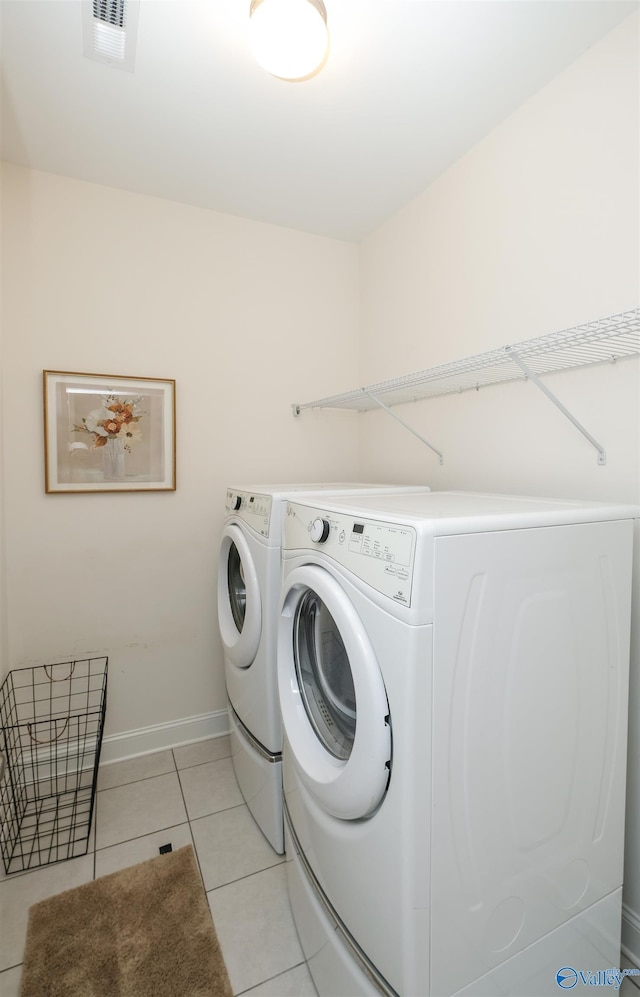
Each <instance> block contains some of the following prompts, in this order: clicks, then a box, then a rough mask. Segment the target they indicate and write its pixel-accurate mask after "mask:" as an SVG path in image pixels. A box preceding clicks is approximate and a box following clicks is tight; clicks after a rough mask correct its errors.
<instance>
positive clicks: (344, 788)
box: [278, 492, 638, 997]
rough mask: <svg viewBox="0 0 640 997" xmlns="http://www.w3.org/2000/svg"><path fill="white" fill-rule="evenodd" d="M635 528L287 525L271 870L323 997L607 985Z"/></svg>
mask: <svg viewBox="0 0 640 997" xmlns="http://www.w3.org/2000/svg"><path fill="white" fill-rule="evenodd" d="M637 516H638V509H637V508H635V507H626V506H625V507H623V506H608V505H604V504H595V503H582V502H570V501H554V500H546V499H536V498H519V497H510V496H493V495H476V494H470V493H455V492H439V493H438V492H434V493H431V494H426V495H418V496H416V495H403V496H381V497H380V498H374V497H366V498H365V497H357V498H344V499H332V500H330V501H327V500H322V501H320V502H318V501H317V500H316V502H309V501H307V500H300V501H292V502H290V503H289V505H288V508H287V516H286V521H285V532H284V539H283V549H282V559H283V583H282V595H281V616H280V623H279V638H278V641H279V644H278V655H279V661H278V685H279V695H280V704H281V710H282V720H283V727H284V748H283V775H284V797H285V820H286V827H287V836H288V846H287V855H288V862H287V868H288V879H289V889H290V899H291V904H292V909H293V912H294V917H295V921H296V925H297V927H298V932H299V935H300V938H301V942H302V946H303V949H304V951H305V956H306V958H307V961H308V964H309V968H310V970H311V973H312V975H313V978H314V981H315V984H316V987H317V989H318V993H319V994H320V995H321V997H329V995H333V997H347V995H349V997H351V995H354V994H357V995H368V994H378V993H383V994H389V995H402V997H445V995H454V994H455V995H459V997H462V995H465V997H471V995H476V997H481V995H482V997H498V995H505V997H543V995H556V994H557V993H558V992H559V990H558V987H559V984H558V982H557V980H556V976H557V974H560V975H559V976H558V980H565V979H566V977H563V976H562V973H563V972H564V971H566V968H567V967H575V969H576V970H578V971H579V970H593V971H595V970H597V969H608V968H610V967H612V966H616V965H617V964H618V960H619V953H620V916H621V894H622V889H621V887H622V861H623V829H624V790H625V755H626V722H627V720H626V718H627V695H628V692H627V690H628V666H629V631H630V598H631V597H630V583H631V550H632V532H633V520H634V518H635V517H637ZM314 537H315V538H316V539H315V540H314Z"/></svg>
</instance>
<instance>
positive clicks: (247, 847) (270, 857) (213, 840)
mask: <svg viewBox="0 0 640 997" xmlns="http://www.w3.org/2000/svg"><path fill="white" fill-rule="evenodd" d="M95 814H96V819H95V821H94V831H93V833H92V838H91V842H90V850H89V852H88V854H87V855H85V856H81V857H80V858H76V859H71V860H69V861H67V862H60V863H57V864H55V865H50V866H43V867H42V868H40V869H34V870H33V871H31V872H24V873H17V874H14V875H12V876H8V877H7V876H5V875H4V872H1V871H0V929H1V930H0V995H1V997H18V995H19V992H20V976H21V971H22V966H21V963H22V954H23V950H24V943H25V936H26V928H27V914H28V910H29V907H30V906H31V905H32V904H34V903H37V902H38V901H39V900H44V899H45V897H48V896H51V895H52V894H54V893H59V892H61V891H62V890H68V889H71V888H72V887H74V886H80V885H81V884H82V883H86V882H89V881H90V880H92V879H95V878H96V877H98V876H105V875H107V874H108V873H110V872H116V871H117V870H118V869H123V868H125V867H126V866H129V865H135V863H137V862H143V861H144V860H145V859H148V858H153V857H154V856H155V855H157V854H158V849H159V847H160V846H161V845H164V844H166V843H167V842H171V844H172V846H173V848H174V849H176V848H180V847H182V846H183V845H188V844H192V845H193V846H194V848H195V852H196V855H197V857H198V863H199V865H200V872H201V874H202V879H203V882H204V885H205V889H206V891H207V897H208V899H209V905H210V907H211V912H212V914H213V920H214V922H215V926H216V931H217V933H218V938H219V940H220V944H221V946H222V951H223V955H224V958H225V962H226V964H227V969H228V971H229V977H230V979H231V985H232V987H233V992H234V994H235V995H239V994H246V995H248V997H315V995H316V991H315V988H314V986H313V982H312V980H311V977H310V976H309V973H308V970H307V968H306V966H305V963H304V958H303V955H302V950H301V948H300V943H299V942H298V937H297V935H296V930H295V926H294V923H293V919H292V917H291V911H290V908H289V901H288V897H287V889H286V883H285V868H284V859H283V857H282V856H279V855H276V853H275V852H274V851H273V849H272V848H271V846H270V845H269V844H268V843H267V841H266V839H265V838H264V837H263V835H262V834H261V832H260V831H259V830H258V828H257V827H256V825H255V823H254V821H253V818H252V817H251V815H250V813H249V811H248V809H247V807H246V805H245V804H244V802H243V799H242V796H241V795H240V791H239V789H238V787H237V784H236V781H235V777H234V775H233V769H232V766H231V758H230V749H229V739H228V738H227V737H222V738H213V739H211V740H207V741H201V742H199V743H197V744H190V745H185V746H184V747H180V748H174V749H172V750H168V751H160V752H158V753H157V754H154V755H145V756H143V757H141V758H134V759H132V760H130V761H126V762H118V763H115V764H112V765H106V766H103V767H102V768H101V770H100V776H99V780H98V793H97V798H96V810H95ZM0 870H1V864H0ZM620 964H621V966H623V967H625V966H629V965H630V963H629V961H628V960H626V959H625V958H624V956H623V957H622V958H621V963H620ZM635 982H638V983H639V984H640V977H634V978H633V982H632V979H631V978H627V979H625V981H624V983H623V984H622V988H621V990H620V991H619V993H620V994H621V995H622V997H640V990H639V989H638V988H637V987H636V986H634V983H635ZM131 997H135V995H131ZM176 997H186V995H176Z"/></svg>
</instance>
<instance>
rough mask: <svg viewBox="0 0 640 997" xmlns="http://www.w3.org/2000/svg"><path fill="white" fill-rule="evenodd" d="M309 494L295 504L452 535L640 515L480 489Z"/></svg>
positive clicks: (617, 507)
mask: <svg viewBox="0 0 640 997" xmlns="http://www.w3.org/2000/svg"><path fill="white" fill-rule="evenodd" d="M305 498H306V497H303V496H298V495H297V496H296V497H295V501H296V504H299V505H307V506H309V508H313V509H314V510H315V513H316V514H319V515H322V513H323V512H326V513H328V514H331V513H340V512H344V513H346V514H348V515H351V516H354V517H357V516H362V517H369V518H373V519H377V518H382V519H384V520H385V521H387V522H390V521H391V522H394V523H397V524H403V525H410V526H414V527H415V528H416V530H417V532H418V533H419V534H420V533H427V534H430V535H433V536H451V535H454V536H455V535H458V534H462V533H479V532H483V533H485V532H489V531H495V530H513V529H530V528H532V527H538V526H563V525H569V524H572V523H597V522H606V521H610V520H617V519H637V518H639V517H640V507H638V506H637V505H630V504H628V505H627V504H622V503H608V502H591V501H582V500H578V499H554V498H544V497H536V496H525V495H499V494H488V493H481V492H462V491H442V492H423V493H421V494H420V493H416V492H405V493H400V494H391V493H387V494H384V495H379V496H375V495H364V494H362V495H359V496H355V495H345V496H344V497H336V498H332V497H330V496H326V497H323V501H322V504H321V508H319V505H315V506H313V505H311V503H309V502H308V501H306V500H305Z"/></svg>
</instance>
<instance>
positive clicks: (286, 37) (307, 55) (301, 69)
mask: <svg viewBox="0 0 640 997" xmlns="http://www.w3.org/2000/svg"><path fill="white" fill-rule="evenodd" d="M249 40H250V44H251V49H252V51H253V54H254V56H255V59H256V61H257V63H258V64H259V65H260V66H262V68H263V69H266V71H267V72H268V73H271V75H272V76H277V77H279V78H280V79H282V80H289V81H292V82H293V81H299V80H308V79H309V78H310V77H312V76H315V74H316V73H318V72H319V71H320V70H321V69H322V67H323V66H324V64H325V62H326V61H327V56H328V54H329V31H328V29H327V11H326V9H325V6H324V4H323V2H322V0H251V5H250V7H249Z"/></svg>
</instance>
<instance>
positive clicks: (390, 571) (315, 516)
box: [283, 502, 416, 606]
mask: <svg viewBox="0 0 640 997" xmlns="http://www.w3.org/2000/svg"><path fill="white" fill-rule="evenodd" d="M283 549H284V550H315V549H318V550H320V551H322V554H323V555H326V556H327V557H330V558H332V559H333V560H334V561H337V562H338V563H339V564H342V565H344V567H345V568H348V569H349V571H352V572H353V573H354V574H355V575H357V577H358V578H361V579H362V580H363V581H365V582H366V583H367V584H368V585H371V586H373V588H375V589H377V591H378V592H381V593H382V594H383V595H386V596H388V597H389V598H390V599H393V600H394V602H399V603H401V604H402V605H405V606H410V605H411V586H412V582H413V564H414V558H415V549H416V531H415V529H414V528H413V527H412V526H402V525H400V524H397V523H388V522H384V521H382V520H377V519H369V518H362V517H357V516H355V517H354V516H350V515H346V514H343V513H340V514H337V513H328V512H326V511H325V512H323V511H322V510H316V509H313V508H311V507H310V506H304V505H299V504H298V503H296V502H288V503H287V512H286V516H285V528H284V543H283Z"/></svg>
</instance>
